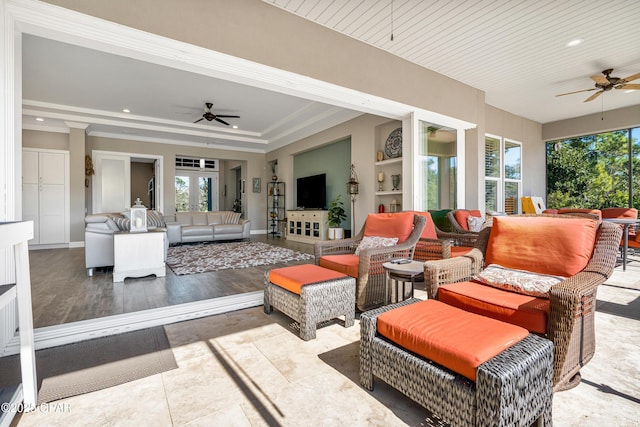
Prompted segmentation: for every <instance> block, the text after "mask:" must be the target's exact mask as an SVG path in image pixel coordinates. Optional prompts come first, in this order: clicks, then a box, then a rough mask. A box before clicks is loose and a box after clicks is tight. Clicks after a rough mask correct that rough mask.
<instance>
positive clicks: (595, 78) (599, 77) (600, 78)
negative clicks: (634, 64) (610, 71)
mask: <svg viewBox="0 0 640 427" xmlns="http://www.w3.org/2000/svg"><path fill="white" fill-rule="evenodd" d="M591 80H593V81H594V82H596V83H600V84H602V85H606V84H609V80H608V79H607V78H606V77H605V76H603V75H601V74H598V75H597V76H591Z"/></svg>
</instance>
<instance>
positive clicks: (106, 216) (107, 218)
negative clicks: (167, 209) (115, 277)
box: [84, 213, 169, 276]
mask: <svg viewBox="0 0 640 427" xmlns="http://www.w3.org/2000/svg"><path fill="white" fill-rule="evenodd" d="M157 217H158V218H159V219H161V218H162V216H161V214H159V215H158V216H157ZM149 219H150V217H148V220H149ZM84 222H85V229H84V259H85V268H86V269H87V276H93V269H94V268H96V267H112V266H113V259H114V256H113V234H114V233H116V232H121V231H126V230H128V227H127V225H126V223H127V221H126V219H125V216H124V215H123V214H121V213H98V214H89V215H87V216H86V217H85V218H84ZM158 227H159V228H164V227H161V224H160V225H148V228H149V229H153V228H158ZM168 247H169V241H168V239H166V238H165V239H164V249H165V259H166V256H167V248H168Z"/></svg>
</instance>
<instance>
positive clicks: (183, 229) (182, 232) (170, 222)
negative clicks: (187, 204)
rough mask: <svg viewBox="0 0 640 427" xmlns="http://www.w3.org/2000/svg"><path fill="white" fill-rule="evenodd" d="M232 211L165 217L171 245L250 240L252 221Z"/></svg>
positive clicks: (178, 213)
mask: <svg viewBox="0 0 640 427" xmlns="http://www.w3.org/2000/svg"><path fill="white" fill-rule="evenodd" d="M240 215H241V214H240V213H237V212H231V211H209V212H177V213H176V214H175V215H170V216H165V217H164V219H165V223H166V228H167V237H168V238H169V244H172V245H174V244H177V243H191V242H211V241H217V240H238V239H248V238H249V237H250V233H251V221H250V220H248V219H242V218H240Z"/></svg>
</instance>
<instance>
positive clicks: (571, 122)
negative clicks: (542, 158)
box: [542, 105, 640, 141]
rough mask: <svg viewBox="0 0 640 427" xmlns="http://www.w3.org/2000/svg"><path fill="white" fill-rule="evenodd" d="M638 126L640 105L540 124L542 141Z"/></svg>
mask: <svg viewBox="0 0 640 427" xmlns="http://www.w3.org/2000/svg"><path fill="white" fill-rule="evenodd" d="M638 126H640V105H634V106H632V107H626V108H620V109H617V110H611V111H605V112H604V114H603V113H597V114H590V115H588V116H582V117H576V118H573V119H567V120H560V121H557V122H551V123H545V124H544V125H542V139H543V140H544V141H548V140H552V139H560V138H568V137H572V136H579V135H589V134H593V133H599V132H607V131H611V130H617V129H625V128H634V127H638Z"/></svg>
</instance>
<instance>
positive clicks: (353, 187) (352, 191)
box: [347, 165, 358, 237]
mask: <svg viewBox="0 0 640 427" xmlns="http://www.w3.org/2000/svg"><path fill="white" fill-rule="evenodd" d="M347 189H348V191H349V195H350V196H351V237H353V235H354V233H355V228H356V196H357V195H358V175H356V168H355V166H353V165H351V173H350V174H349V182H347Z"/></svg>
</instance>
